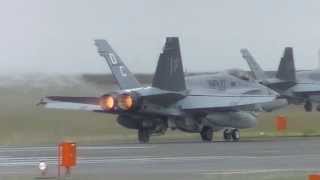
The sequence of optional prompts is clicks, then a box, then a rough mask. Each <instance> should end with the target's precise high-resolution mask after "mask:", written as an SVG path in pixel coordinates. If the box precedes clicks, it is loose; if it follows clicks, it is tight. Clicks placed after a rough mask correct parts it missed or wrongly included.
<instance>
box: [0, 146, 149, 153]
mask: <svg viewBox="0 0 320 180" xmlns="http://www.w3.org/2000/svg"><path fill="white" fill-rule="evenodd" d="M154 147H155V146H153V145H151V146H80V147H78V149H79V150H121V149H147V148H154ZM56 150H57V147H0V152H27V151H56Z"/></svg>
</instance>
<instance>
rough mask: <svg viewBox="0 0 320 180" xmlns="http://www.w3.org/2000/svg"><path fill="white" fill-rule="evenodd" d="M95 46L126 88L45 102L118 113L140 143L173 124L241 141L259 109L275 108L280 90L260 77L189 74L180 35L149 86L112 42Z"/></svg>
mask: <svg viewBox="0 0 320 180" xmlns="http://www.w3.org/2000/svg"><path fill="white" fill-rule="evenodd" d="M95 45H96V46H97V49H98V53H99V55H100V56H102V57H103V58H104V59H105V60H106V62H107V63H108V65H109V67H110V69H111V72H112V74H113V76H114V79H115V80H116V82H117V84H118V85H119V87H120V90H116V91H112V92H108V93H106V94H104V95H102V96H100V97H64V96H48V97H44V98H42V100H41V101H40V104H41V105H43V106H45V107H46V108H58V109H73V110H85V111H93V112H97V113H110V114H115V115H117V122H118V123H119V124H121V125H122V126H124V127H126V128H130V129H136V130H138V140H139V142H140V143H147V142H149V138H150V136H151V135H155V134H164V133H165V132H166V130H167V129H168V128H171V129H179V130H181V131H184V132H189V133H200V135H201V138H202V140H203V141H207V142H208V141H212V139H213V132H216V131H219V130H223V129H225V130H224V133H223V135H224V138H225V139H226V140H228V141H231V140H233V141H238V140H239V139H240V134H239V130H238V129H240V128H250V127H253V126H255V124H256V116H257V112H260V111H263V110H270V109H272V108H274V106H273V104H272V103H273V102H274V100H275V99H276V97H277V95H278V94H277V93H276V92H274V91H273V90H271V89H269V88H267V87H265V86H262V85H260V84H258V83H256V82H255V81H249V80H247V79H245V80H243V79H241V78H239V77H237V76H235V75H231V74H230V73H225V72H221V73H215V74H212V75H194V76H189V77H185V75H184V72H183V65H182V58H181V53H180V45H179V39H178V38H177V37H168V38H167V39H166V42H165V45H164V48H163V51H162V53H161V54H160V56H159V60H158V64H157V67H156V71H155V74H154V77H153V81H152V84H151V85H150V86H146V87H144V86H142V85H141V84H140V83H139V82H138V80H137V79H136V78H135V77H134V75H133V74H132V73H131V72H130V71H129V69H128V68H127V67H126V65H125V64H124V63H123V61H122V60H121V59H120V57H119V56H118V54H117V53H116V52H115V51H114V50H113V49H112V48H111V46H110V44H109V43H108V42H107V41H106V40H103V39H98V40H95ZM198 62H199V63H200V61H198Z"/></svg>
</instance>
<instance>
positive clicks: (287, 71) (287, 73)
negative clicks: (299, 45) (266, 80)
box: [276, 47, 296, 82]
mask: <svg viewBox="0 0 320 180" xmlns="http://www.w3.org/2000/svg"><path fill="white" fill-rule="evenodd" d="M276 77H277V78H278V79H280V80H283V81H292V82H295V81H296V67H295V65H294V57H293V48H292V47H286V48H285V49H284V54H283V57H282V58H281V61H280V65H279V68H278V72H277V75H276Z"/></svg>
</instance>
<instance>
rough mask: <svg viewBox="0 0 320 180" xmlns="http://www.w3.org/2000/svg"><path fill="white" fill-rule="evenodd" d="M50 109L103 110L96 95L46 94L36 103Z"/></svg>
mask: <svg viewBox="0 0 320 180" xmlns="http://www.w3.org/2000/svg"><path fill="white" fill-rule="evenodd" d="M37 105H39V106H44V107H45V108H51V109H69V110H82V111H92V112H103V110H102V108H101V107H100V106H99V98H98V97H69V96H47V97H44V98H42V99H41V100H40V102H39V103H38V104H37Z"/></svg>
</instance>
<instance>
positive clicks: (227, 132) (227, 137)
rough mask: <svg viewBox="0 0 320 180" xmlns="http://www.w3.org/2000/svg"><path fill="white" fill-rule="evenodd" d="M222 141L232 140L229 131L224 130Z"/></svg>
mask: <svg viewBox="0 0 320 180" xmlns="http://www.w3.org/2000/svg"><path fill="white" fill-rule="evenodd" d="M223 139H224V140H225V141H231V139H232V134H231V131H230V129H225V130H224V131H223Z"/></svg>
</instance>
